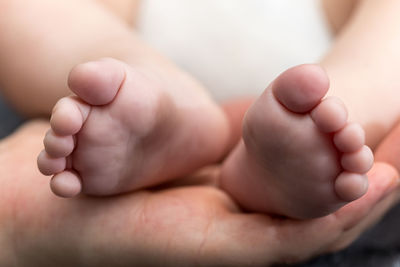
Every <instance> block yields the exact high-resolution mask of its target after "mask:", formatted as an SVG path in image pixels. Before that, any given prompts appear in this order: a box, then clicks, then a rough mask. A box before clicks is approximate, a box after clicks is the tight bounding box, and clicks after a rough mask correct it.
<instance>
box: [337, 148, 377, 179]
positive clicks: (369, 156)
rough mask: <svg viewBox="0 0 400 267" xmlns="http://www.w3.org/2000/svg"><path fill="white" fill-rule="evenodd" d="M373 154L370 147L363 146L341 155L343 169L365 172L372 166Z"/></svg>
mask: <svg viewBox="0 0 400 267" xmlns="http://www.w3.org/2000/svg"><path fill="white" fill-rule="evenodd" d="M373 162H374V156H373V153H372V151H371V149H370V148H369V147H367V146H363V147H362V148H361V149H360V150H358V151H357V152H353V153H345V154H343V155H342V159H341V164H342V167H343V169H345V170H346V171H348V172H355V173H360V174H363V173H366V172H367V171H369V170H370V169H371V168H372V164H373Z"/></svg>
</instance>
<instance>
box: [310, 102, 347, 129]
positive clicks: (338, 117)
mask: <svg viewBox="0 0 400 267" xmlns="http://www.w3.org/2000/svg"><path fill="white" fill-rule="evenodd" d="M310 115H311V118H312V119H313V121H314V123H315V124H316V125H317V127H318V128H319V129H320V130H321V131H322V132H325V133H332V132H336V131H339V130H340V129H342V128H343V127H344V126H345V125H346V123H347V109H346V107H345V106H344V104H343V102H342V101H341V100H340V99H339V98H336V97H328V98H326V99H324V100H323V101H322V102H321V103H320V104H318V106H316V107H315V108H314V109H313V110H312V111H311V113H310Z"/></svg>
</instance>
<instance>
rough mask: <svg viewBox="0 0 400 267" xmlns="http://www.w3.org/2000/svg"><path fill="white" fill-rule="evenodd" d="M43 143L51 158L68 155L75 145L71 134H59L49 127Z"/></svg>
mask: <svg viewBox="0 0 400 267" xmlns="http://www.w3.org/2000/svg"><path fill="white" fill-rule="evenodd" d="M43 143H44V147H45V150H46V152H47V154H48V155H49V156H51V157H53V158H61V157H66V156H68V155H69V154H71V153H72V151H73V150H74V146H75V144H74V138H73V136H71V135H67V136H59V135H57V134H55V133H54V131H53V130H51V129H50V130H49V131H48V132H47V133H46V136H45V138H44V140H43Z"/></svg>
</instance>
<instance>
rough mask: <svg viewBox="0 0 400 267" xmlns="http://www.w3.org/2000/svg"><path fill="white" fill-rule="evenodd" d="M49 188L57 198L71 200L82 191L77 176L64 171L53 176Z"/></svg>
mask: <svg viewBox="0 0 400 267" xmlns="http://www.w3.org/2000/svg"><path fill="white" fill-rule="evenodd" d="M50 188H51V191H53V193H54V194H55V195H57V196H59V197H65V198H71V197H74V196H76V195H78V194H79V193H80V192H81V191H82V183H81V180H80V179H79V177H78V175H77V174H75V173H73V172H71V171H64V172H61V173H59V174H56V175H54V176H53V178H52V179H51V181H50Z"/></svg>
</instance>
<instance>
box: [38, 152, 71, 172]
mask: <svg viewBox="0 0 400 267" xmlns="http://www.w3.org/2000/svg"><path fill="white" fill-rule="evenodd" d="M37 164H38V168H39V171H40V172H41V173H42V174H44V175H52V174H55V173H59V172H62V171H63V170H64V169H65V167H66V164H67V160H66V158H52V157H50V156H49V155H48V154H47V152H46V151H44V150H43V151H42V152H40V154H39V156H38V159H37Z"/></svg>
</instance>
